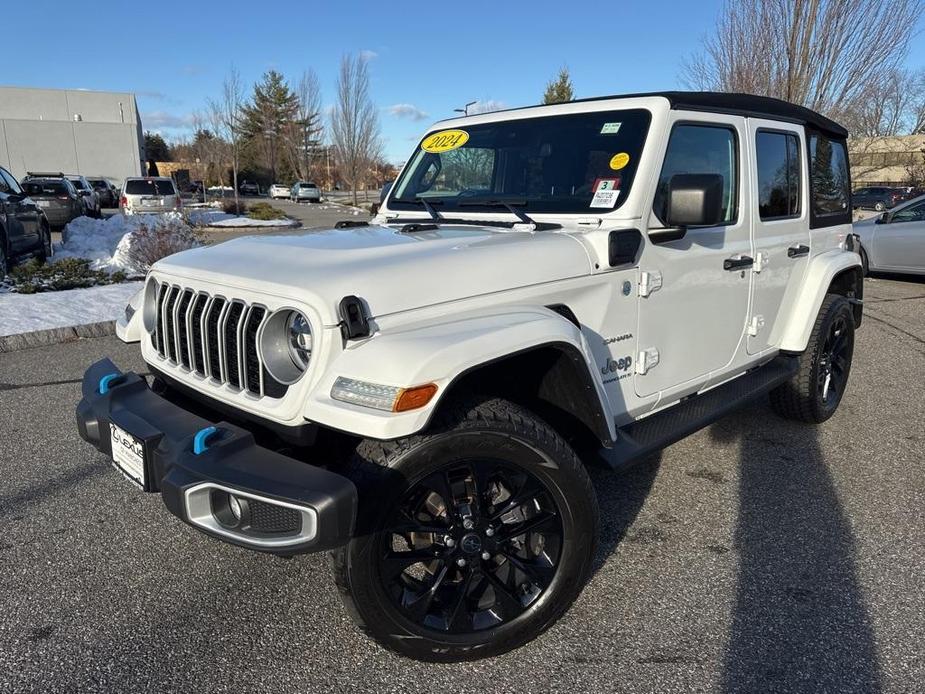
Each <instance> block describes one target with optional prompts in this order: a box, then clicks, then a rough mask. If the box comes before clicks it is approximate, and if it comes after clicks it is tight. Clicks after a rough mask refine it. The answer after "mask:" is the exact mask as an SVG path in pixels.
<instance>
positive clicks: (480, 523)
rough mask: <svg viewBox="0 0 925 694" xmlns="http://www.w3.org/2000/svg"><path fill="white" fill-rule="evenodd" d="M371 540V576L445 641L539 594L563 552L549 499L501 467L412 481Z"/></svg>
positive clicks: (479, 462)
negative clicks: (375, 570)
mask: <svg viewBox="0 0 925 694" xmlns="http://www.w3.org/2000/svg"><path fill="white" fill-rule="evenodd" d="M387 527H388V528H389V529H388V530H386V531H384V532H382V533H380V537H379V544H380V556H379V572H380V576H381V579H382V581H383V584H384V585H385V587H386V590H387V592H388V594H389V596H390V597H391V599H392V600H393V602H394V604H395V606H396V607H397V608H398V609H399V610H400V611H401V612H402V613H403V614H404V615H405V616H406V617H407V618H408V619H409V620H411V621H413V622H414V623H416V624H418V625H420V626H423V627H426V628H429V629H436V630H439V631H443V632H447V633H450V634H464V633H470V632H475V631H480V630H483V629H491V628H494V627H497V626H499V625H501V624H503V623H505V622H510V621H511V620H513V619H515V618H516V617H518V616H520V615H521V614H523V613H524V611H525V610H526V609H527V608H528V607H529V606H530V605H531V604H532V603H533V602H534V601H536V600H537V599H538V598H539V597H540V595H542V593H543V591H545V590H546V589H547V588H548V587H549V585H550V582H551V580H552V577H553V575H554V574H555V572H556V567H557V563H558V560H559V556H560V554H561V551H562V539H563V538H562V521H561V518H560V516H559V510H558V508H557V507H556V504H555V501H554V500H553V499H552V497H551V495H550V493H549V491H548V490H547V489H546V488H545V487H544V486H543V484H542V483H541V482H540V481H539V480H538V479H537V478H536V477H535V476H534V475H533V474H531V473H530V472H527V471H525V470H518V469H516V468H514V467H512V466H510V465H508V464H506V463H505V462H504V461H500V460H490V459H476V460H467V461H458V462H454V463H453V464H452V465H450V466H448V467H445V468H443V469H440V470H437V471H435V472H433V473H431V474H430V475H428V476H427V477H425V478H424V479H423V480H421V481H419V482H417V483H416V484H414V485H413V486H412V487H411V488H410V489H409V490H408V492H407V494H406V495H405V497H404V499H402V501H401V502H400V504H399V505H398V507H397V508H395V512H394V514H393V515H392V518H391V519H390V522H389V523H388V526H387Z"/></svg>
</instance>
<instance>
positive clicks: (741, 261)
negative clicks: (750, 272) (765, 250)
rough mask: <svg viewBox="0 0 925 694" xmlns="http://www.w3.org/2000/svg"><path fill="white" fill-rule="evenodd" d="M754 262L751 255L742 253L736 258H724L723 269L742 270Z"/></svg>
mask: <svg viewBox="0 0 925 694" xmlns="http://www.w3.org/2000/svg"><path fill="white" fill-rule="evenodd" d="M754 264H755V259H754V258H752V257H751V256H747V255H743V256H740V257H738V258H726V259H725V260H724V261H723V270H730V271H734V270H744V269H745V268H747V267H751V266H752V265H754Z"/></svg>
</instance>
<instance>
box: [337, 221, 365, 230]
mask: <svg viewBox="0 0 925 694" xmlns="http://www.w3.org/2000/svg"><path fill="white" fill-rule="evenodd" d="M368 226H371V225H370V223H369V222H361V221H359V220H354V219H342V220H341V221H339V222H336V223H335V224H334V228H335V229H354V228H357V227H368Z"/></svg>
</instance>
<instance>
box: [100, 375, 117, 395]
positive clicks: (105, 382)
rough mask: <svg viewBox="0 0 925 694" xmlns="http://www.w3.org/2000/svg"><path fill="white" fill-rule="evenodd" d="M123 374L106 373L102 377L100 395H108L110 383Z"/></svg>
mask: <svg viewBox="0 0 925 694" xmlns="http://www.w3.org/2000/svg"><path fill="white" fill-rule="evenodd" d="M121 375H122V374H106V375H105V376H103V377H102V378H101V379H100V386H99V390H100V395H106V393H108V392H109V384H110V383H112V382H113V381H115V380H116V379H117V378H119V376H121Z"/></svg>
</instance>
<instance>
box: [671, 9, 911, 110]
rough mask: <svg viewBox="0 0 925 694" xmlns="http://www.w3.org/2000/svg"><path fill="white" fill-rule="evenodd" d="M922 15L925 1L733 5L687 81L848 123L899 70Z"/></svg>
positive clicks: (725, 11)
mask: <svg viewBox="0 0 925 694" xmlns="http://www.w3.org/2000/svg"><path fill="white" fill-rule="evenodd" d="M922 9H923V7H922V1H921V0H726V3H725V6H724V8H723V10H722V12H721V13H720V16H719V20H718V26H717V31H716V33H715V34H712V35H711V36H709V37H708V38H707V39H706V41H705V45H704V48H703V51H702V52H701V53H700V54H698V55H696V56H694V57H693V59H692V60H691V61H690V62H689V63H688V64H687V66H686V68H685V70H684V79H685V81H686V82H687V83H688V84H689V85H691V86H694V87H698V88H704V89H710V90H716V91H729V92H746V93H750V94H761V95H766V96H774V97H777V98H780V99H785V100H787V101H790V102H793V103H796V104H801V105H803V106H807V107H809V108H811V109H813V110H815V111H819V112H821V113H825V114H827V115H829V116H831V117H833V118H837V119H841V118H844V117H845V116H847V115H848V114H850V113H851V112H852V110H856V109H857V104H858V103H860V102H861V101H862V100H864V99H865V98H867V97H868V96H869V93H870V90H871V86H872V85H875V84H876V83H877V82H878V81H879V80H882V79H883V78H884V76H885V75H888V74H891V73H892V71H894V70H895V69H897V68H898V67H899V66H900V64H901V62H902V60H903V59H904V58H905V57H906V54H907V53H908V49H909V44H910V42H911V40H912V38H913V36H914V31H912V29H911V28H912V27H915V26H916V24H917V22H918V19H919V18H920V16H921V15H922Z"/></svg>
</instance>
